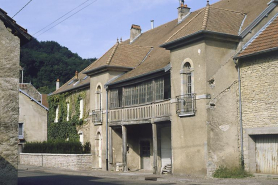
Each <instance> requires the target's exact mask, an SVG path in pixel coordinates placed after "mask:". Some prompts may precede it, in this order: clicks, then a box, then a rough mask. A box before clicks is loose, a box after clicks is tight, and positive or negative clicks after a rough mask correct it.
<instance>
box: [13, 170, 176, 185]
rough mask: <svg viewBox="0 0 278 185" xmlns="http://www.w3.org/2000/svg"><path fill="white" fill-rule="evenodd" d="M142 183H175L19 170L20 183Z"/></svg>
mask: <svg viewBox="0 0 278 185" xmlns="http://www.w3.org/2000/svg"><path fill="white" fill-rule="evenodd" d="M52 184H54V185H56V184H57V185H87V184H88V185H95V184H96V185H119V184H128V185H129V184H130V185H142V184H165V185H172V184H175V183H167V182H158V181H144V180H132V179H130V180H129V179H115V178H103V177H101V178H99V177H94V176H76V175H75V176H72V175H61V174H50V173H46V172H42V171H28V170H19V172H18V185H52Z"/></svg>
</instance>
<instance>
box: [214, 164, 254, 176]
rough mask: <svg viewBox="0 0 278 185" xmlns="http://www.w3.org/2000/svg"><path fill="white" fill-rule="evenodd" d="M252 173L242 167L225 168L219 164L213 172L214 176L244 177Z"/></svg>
mask: <svg viewBox="0 0 278 185" xmlns="http://www.w3.org/2000/svg"><path fill="white" fill-rule="evenodd" d="M251 176H252V175H251V174H250V173H248V172H247V171H245V170H244V168H242V167H234V168H230V169H229V168H227V167H224V166H220V167H219V168H218V169H217V170H216V171H215V172H214V174H213V177H214V178H245V177H251Z"/></svg>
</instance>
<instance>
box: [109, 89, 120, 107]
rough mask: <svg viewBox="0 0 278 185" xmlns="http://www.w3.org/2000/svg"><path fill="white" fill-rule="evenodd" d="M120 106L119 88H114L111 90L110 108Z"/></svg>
mask: <svg viewBox="0 0 278 185" xmlns="http://www.w3.org/2000/svg"><path fill="white" fill-rule="evenodd" d="M116 107H119V98H118V89H113V90H111V91H110V108H111V109H113V108H116Z"/></svg>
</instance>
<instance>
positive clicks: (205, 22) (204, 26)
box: [201, 5, 210, 30]
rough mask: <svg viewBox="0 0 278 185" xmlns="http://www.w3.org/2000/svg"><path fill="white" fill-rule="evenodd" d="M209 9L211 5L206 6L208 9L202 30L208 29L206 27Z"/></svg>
mask: <svg viewBox="0 0 278 185" xmlns="http://www.w3.org/2000/svg"><path fill="white" fill-rule="evenodd" d="M209 10H210V5H208V6H206V11H205V15H204V20H203V25H202V29H201V30H206V28H207V24H208V17H209Z"/></svg>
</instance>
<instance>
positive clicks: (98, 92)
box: [96, 85, 101, 110]
mask: <svg viewBox="0 0 278 185" xmlns="http://www.w3.org/2000/svg"><path fill="white" fill-rule="evenodd" d="M96 109H97V110H101V86H100V85H99V86H97V92H96Z"/></svg>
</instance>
